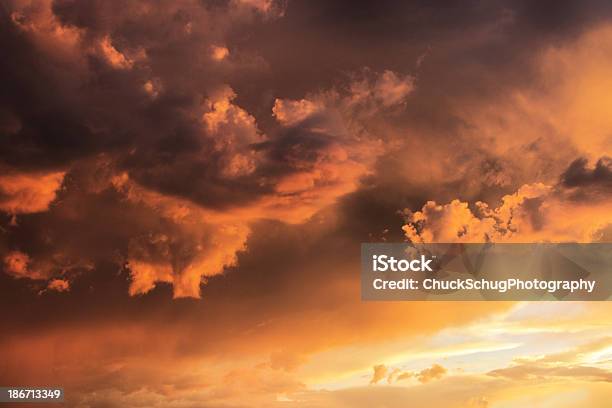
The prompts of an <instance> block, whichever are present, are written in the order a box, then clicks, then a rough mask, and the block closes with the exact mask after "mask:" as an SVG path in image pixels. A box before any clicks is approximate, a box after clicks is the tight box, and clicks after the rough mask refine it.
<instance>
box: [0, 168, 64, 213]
mask: <svg viewBox="0 0 612 408" xmlns="http://www.w3.org/2000/svg"><path fill="white" fill-rule="evenodd" d="M64 175H65V172H51V173H14V174H5V175H1V176H0V211H5V212H7V213H9V214H28V213H36V212H41V211H46V210H48V209H49V205H50V204H51V202H52V201H53V200H55V197H56V194H57V191H58V190H59V188H60V186H61V184H62V180H63V179H64Z"/></svg>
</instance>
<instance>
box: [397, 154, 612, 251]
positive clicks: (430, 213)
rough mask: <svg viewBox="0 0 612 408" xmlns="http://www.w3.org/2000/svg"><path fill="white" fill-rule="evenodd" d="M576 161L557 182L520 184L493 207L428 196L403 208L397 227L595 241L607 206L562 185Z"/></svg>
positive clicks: (443, 235)
mask: <svg viewBox="0 0 612 408" xmlns="http://www.w3.org/2000/svg"><path fill="white" fill-rule="evenodd" d="M576 163H577V162H574V163H572V164H571V165H570V167H569V168H568V170H567V171H566V172H565V173H564V174H563V175H562V176H561V184H560V185H557V186H551V185H545V184H542V183H534V184H526V185H523V186H522V187H520V188H519V189H518V191H516V192H515V193H513V194H508V195H505V196H504V197H503V198H502V200H501V204H500V205H499V206H498V207H495V208H491V207H490V206H489V205H488V204H487V203H484V202H482V201H476V202H475V203H473V204H470V203H468V202H464V201H460V200H452V201H451V202H450V203H447V204H437V203H436V202H434V201H428V202H427V203H426V204H425V205H424V206H423V207H422V208H421V210H420V211H414V212H413V211H410V210H406V211H405V212H404V213H405V216H406V220H407V223H406V224H405V225H404V226H403V227H402V228H403V230H404V233H405V235H406V238H408V240H410V241H411V242H543V241H558V242H559V241H560V242H567V241H571V242H592V241H599V240H601V239H602V236H603V235H602V234H604V232H605V229H606V228H607V226H608V225H610V223H612V218H610V216H609V214H610V211H609V210H610V207H609V204H608V202H607V201H606V200H605V199H602V197H601V196H600V195H599V194H595V195H594V194H593V192H592V191H589V190H588V189H582V190H580V191H576V190H575V189H570V190H568V189H565V188H564V187H563V186H562V185H563V184H566V185H567V177H568V172H569V173H575V172H576V167H577V164H576ZM580 163H581V162H580ZM578 167H582V165H581V164H578ZM579 193H580V194H579ZM568 214H571V216H568ZM594 214H597V217H593V215H594Z"/></svg>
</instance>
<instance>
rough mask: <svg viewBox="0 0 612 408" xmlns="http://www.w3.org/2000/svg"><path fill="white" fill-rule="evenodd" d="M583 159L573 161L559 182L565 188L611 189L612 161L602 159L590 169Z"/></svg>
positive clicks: (607, 158)
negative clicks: (594, 187)
mask: <svg viewBox="0 0 612 408" xmlns="http://www.w3.org/2000/svg"><path fill="white" fill-rule="evenodd" d="M588 164H589V162H588V160H587V159H585V158H578V159H576V160H574V161H573V162H572V163H571V164H570V165H569V167H568V168H567V170H565V172H563V174H562V175H561V182H562V183H563V185H564V186H566V187H590V186H600V187H602V188H611V187H612V159H610V158H609V157H602V158H600V159H598V160H597V162H596V163H595V166H594V167H592V168H590V167H589V165H588Z"/></svg>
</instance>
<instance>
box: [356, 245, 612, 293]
mask: <svg viewBox="0 0 612 408" xmlns="http://www.w3.org/2000/svg"><path fill="white" fill-rule="evenodd" d="M611 293H612V243H591V244H416V245H413V244H401V243H398V244H381V243H376V244H367V243H366V244H362V245H361V298H362V299H363V300H591V301H596V300H609V299H610V298H611Z"/></svg>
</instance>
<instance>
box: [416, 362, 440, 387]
mask: <svg viewBox="0 0 612 408" xmlns="http://www.w3.org/2000/svg"><path fill="white" fill-rule="evenodd" d="M444 374H446V368H444V367H442V366H441V365H440V364H434V365H432V366H431V367H430V368H426V369H424V370H421V371H419V372H418V374H417V375H416V378H417V380H419V382H422V383H426V382H429V381H431V380H439V379H440V378H442V377H443V376H444Z"/></svg>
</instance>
